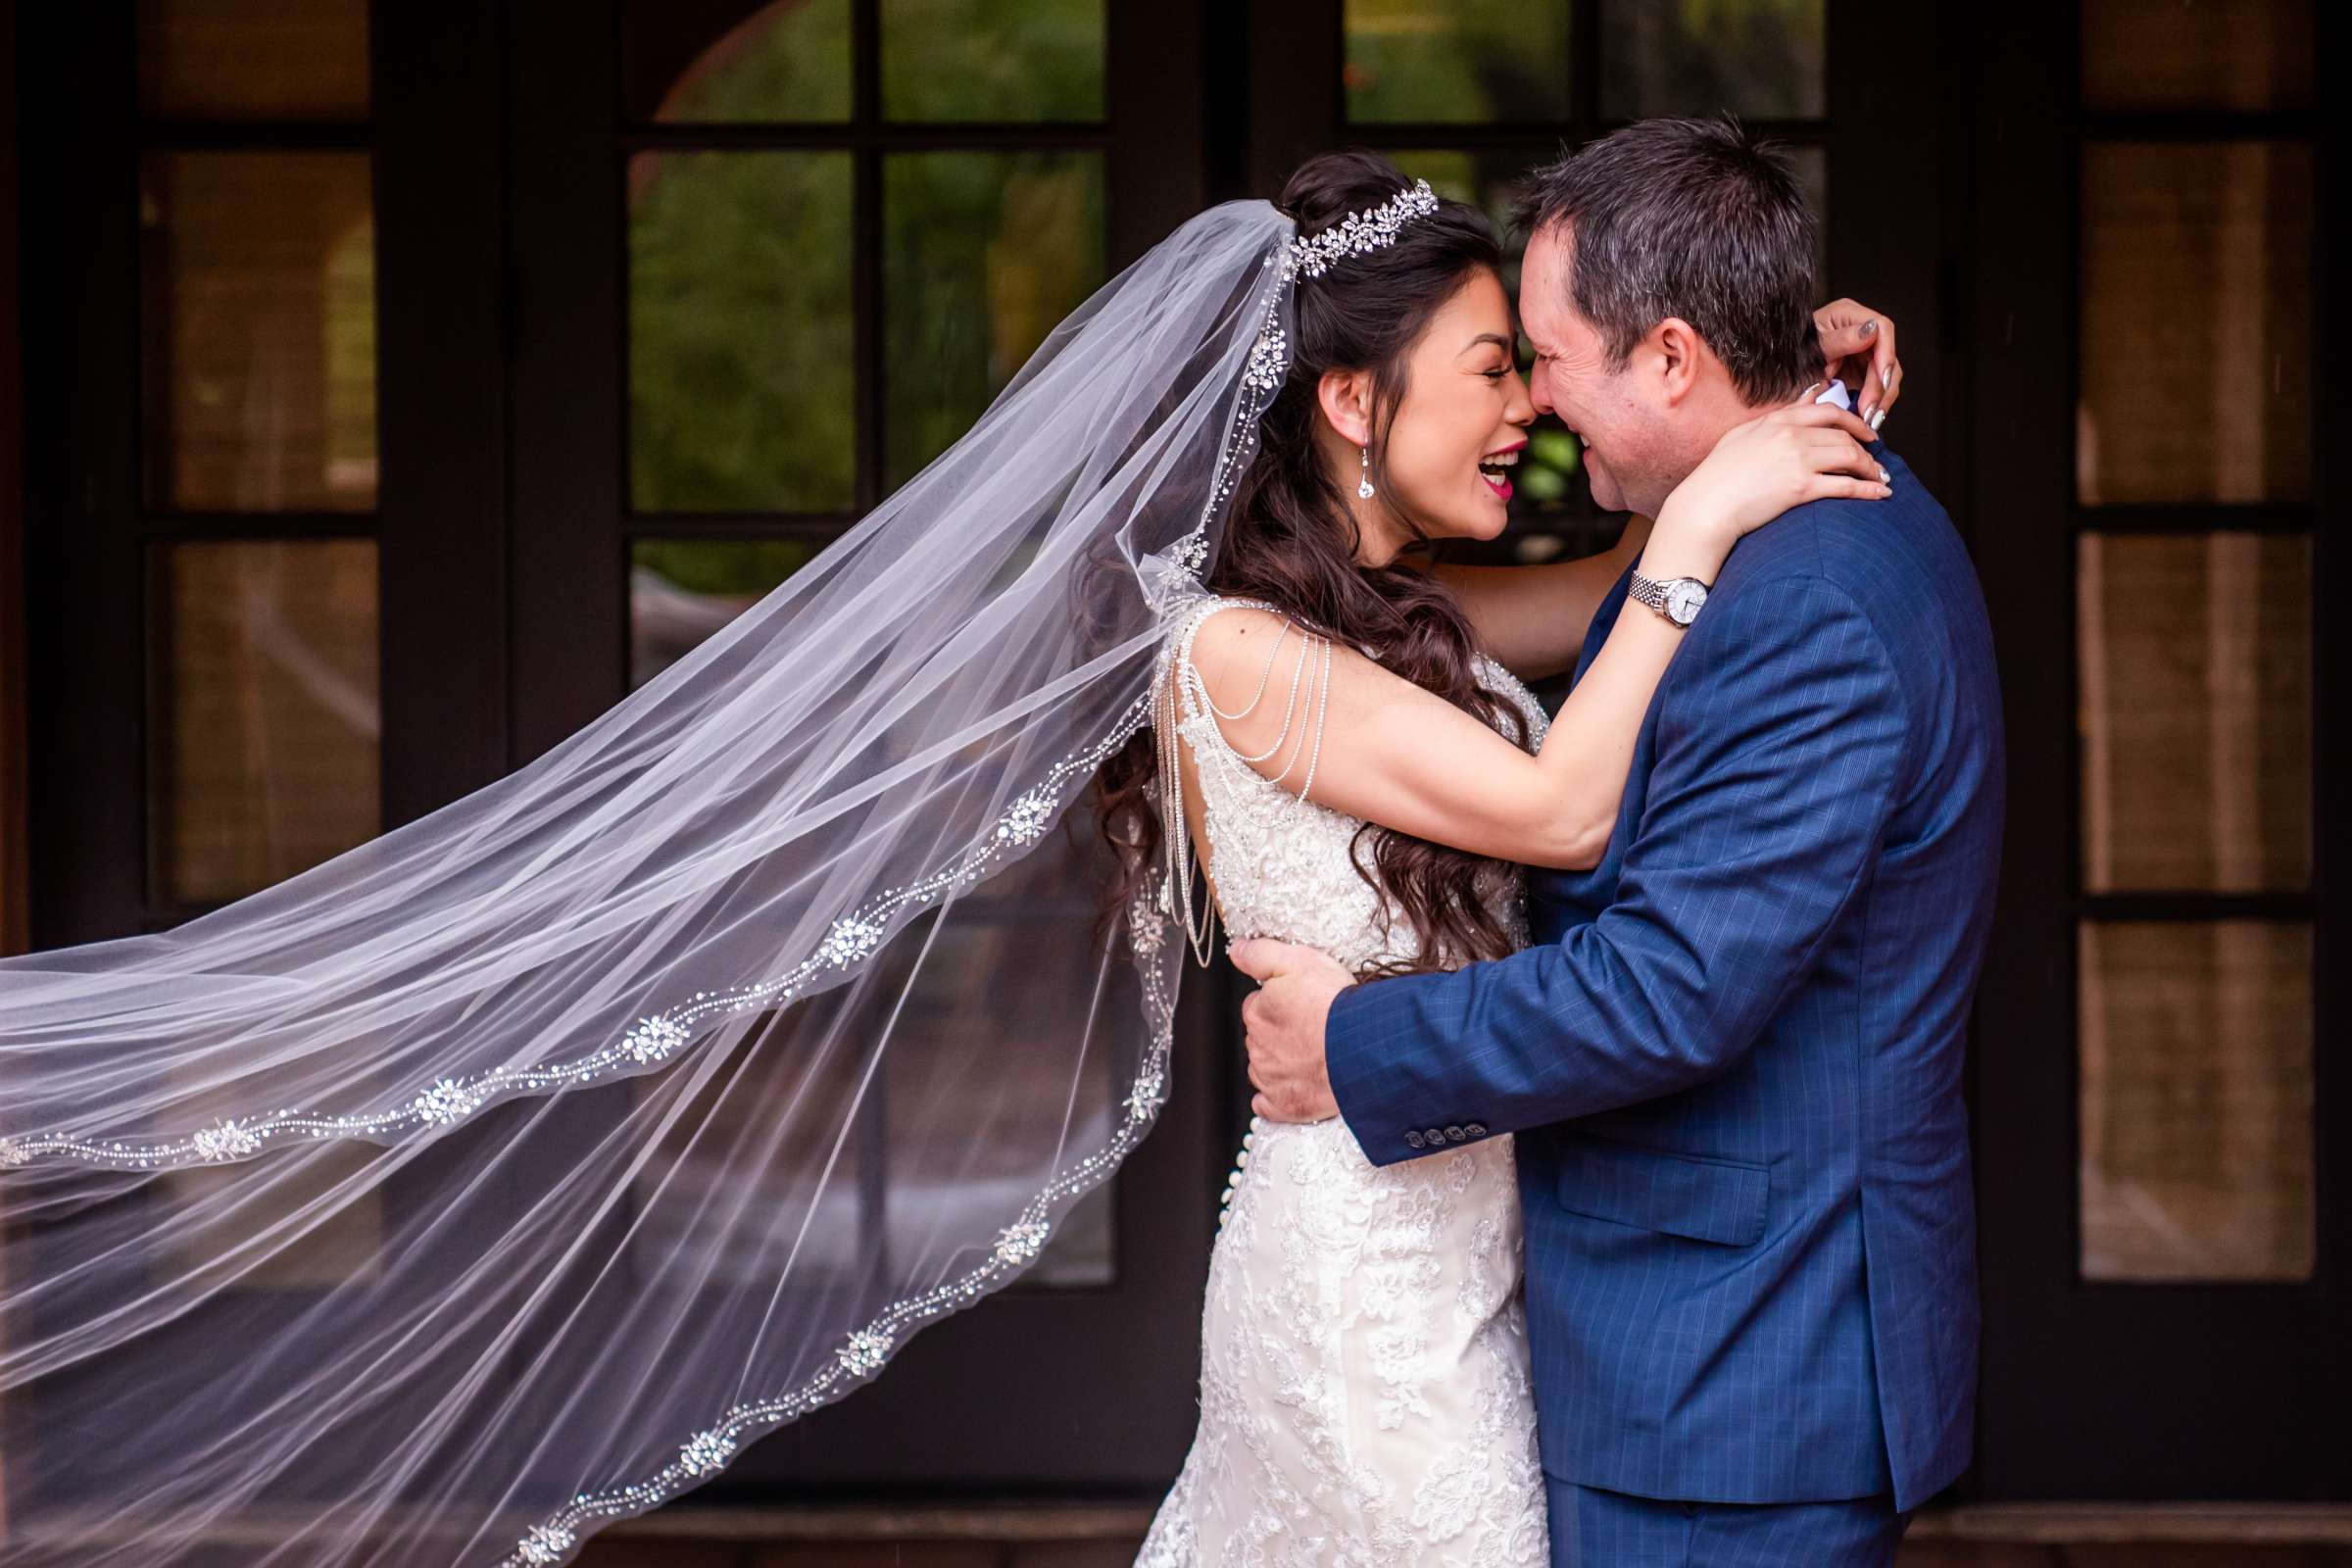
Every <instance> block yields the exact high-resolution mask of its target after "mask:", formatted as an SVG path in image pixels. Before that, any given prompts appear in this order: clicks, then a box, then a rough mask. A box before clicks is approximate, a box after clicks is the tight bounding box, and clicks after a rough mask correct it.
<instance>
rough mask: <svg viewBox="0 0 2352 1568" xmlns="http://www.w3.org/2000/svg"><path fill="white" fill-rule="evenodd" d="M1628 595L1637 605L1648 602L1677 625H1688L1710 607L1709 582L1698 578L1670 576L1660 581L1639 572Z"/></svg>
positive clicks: (1636, 573) (1647, 603)
mask: <svg viewBox="0 0 2352 1568" xmlns="http://www.w3.org/2000/svg"><path fill="white" fill-rule="evenodd" d="M1626 597H1627V598H1629V599H1631V600H1633V601H1634V602H1635V603H1636V604H1642V605H1647V606H1648V607H1649V608H1650V609H1652V610H1654V611H1656V612H1657V613H1659V614H1661V615H1664V616H1665V617H1666V618H1667V619H1668V620H1670V621H1672V622H1673V623H1674V624H1675V625H1677V626H1688V625H1690V624H1691V622H1692V621H1694V620H1696V619H1697V618H1698V613H1699V612H1700V611H1701V610H1704V609H1705V608H1706V605H1707V585H1706V584H1705V583H1703V582H1700V581H1699V580H1698V579H1697V578H1696V577H1669V578H1667V579H1666V580H1665V581H1664V582H1656V581H1653V580H1651V579H1650V578H1647V577H1644V576H1642V574H1641V573H1640V572H1638V571H1637V572H1635V573H1634V582H1633V586H1632V587H1631V588H1629V589H1627V590H1626Z"/></svg>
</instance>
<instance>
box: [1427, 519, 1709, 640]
mask: <svg viewBox="0 0 2352 1568" xmlns="http://www.w3.org/2000/svg"><path fill="white" fill-rule="evenodd" d="M1650 527H1651V524H1650V520H1649V518H1647V517H1640V516H1637V517H1634V518H1632V519H1631V520H1629V521H1628V522H1627V523H1626V525H1625V533H1624V536H1623V537H1621V538H1620V539H1619V540H1618V541H1617V543H1616V545H1615V546H1614V547H1613V548H1611V549H1609V550H1606V551H1603V552H1602V553H1601V554H1599V555H1597V556H1581V557H1579V558H1578V559H1576V560H1574V561H1551V562H1545V563H1544V564H1542V565H1540V566H1459V565H1449V564H1448V565H1438V566H1433V567H1432V568H1430V575H1431V576H1433V577H1435V578H1437V579H1438V581H1440V582H1442V583H1444V584H1445V585H1446V587H1447V588H1449V589H1451V590H1452V591H1453V594H1454V597H1455V598H1456V599H1457V600H1459V601H1460V602H1461V606H1462V613H1464V614H1465V615H1467V616H1468V617H1469V620H1470V629H1471V632H1472V633H1473V635H1475V636H1476V637H1477V638H1478V645H1479V646H1480V647H1481V648H1484V649H1485V650H1486V651H1487V652H1488V653H1489V654H1492V655H1493V656H1494V657H1495V662H1498V663H1500V664H1501V665H1502V667H1503V668H1505V669H1507V670H1509V671H1510V672H1511V673H1512V674H1514V675H1516V676H1518V677H1519V678H1520V679H1521V680H1542V679H1544V677H1545V676H1546V675H1556V674H1558V673H1560V671H1562V670H1564V669H1573V668H1575V667H1576V659H1577V655H1578V654H1579V653H1581V652H1582V651H1583V650H1584V646H1585V632H1586V630H1587V629H1588V628H1590V627H1591V626H1592V624H1593V615H1594V614H1596V613H1599V610H1600V602H1601V601H1602V600H1603V599H1606V598H1607V597H1608V596H1609V590H1610V589H1611V588H1612V587H1614V586H1616V583H1617V579H1618V578H1619V577H1622V576H1624V575H1625V568H1626V567H1627V566H1629V565H1631V564H1633V563H1634V562H1636V561H1638V560H1640V559H1641V557H1642V548H1643V547H1644V546H1645V545H1647V544H1648V543H1649V535H1650ZM1693 575H1696V574H1695V573H1693Z"/></svg>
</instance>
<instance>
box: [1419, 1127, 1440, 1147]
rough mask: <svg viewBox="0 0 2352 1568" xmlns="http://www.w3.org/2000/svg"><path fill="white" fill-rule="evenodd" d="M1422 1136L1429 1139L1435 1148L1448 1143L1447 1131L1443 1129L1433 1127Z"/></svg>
mask: <svg viewBox="0 0 2352 1568" xmlns="http://www.w3.org/2000/svg"><path fill="white" fill-rule="evenodd" d="M1421 1136H1422V1137H1424V1138H1426V1139H1428V1140H1429V1141H1430V1143H1431V1144H1432V1145H1433V1146H1435V1145H1438V1144H1442V1143H1444V1142H1445V1141H1446V1129H1445V1128H1443V1127H1432V1128H1430V1129H1429V1130H1428V1131H1427V1132H1425V1133H1423V1134H1422V1135H1421Z"/></svg>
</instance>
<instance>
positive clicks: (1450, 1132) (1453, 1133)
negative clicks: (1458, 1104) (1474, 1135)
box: [1446, 1127, 1470, 1144]
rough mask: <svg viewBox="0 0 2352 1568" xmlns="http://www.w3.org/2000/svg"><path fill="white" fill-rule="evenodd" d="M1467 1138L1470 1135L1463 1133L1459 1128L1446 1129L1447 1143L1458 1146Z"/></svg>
mask: <svg viewBox="0 0 2352 1568" xmlns="http://www.w3.org/2000/svg"><path fill="white" fill-rule="evenodd" d="M1469 1136H1470V1135H1469V1134H1468V1133H1465V1132H1463V1131H1462V1130H1461V1129H1460V1128H1459V1127H1448V1128H1446V1142H1447V1143H1452V1144H1458V1143H1460V1142H1461V1141H1462V1140H1463V1139H1465V1138H1467V1137H1469Z"/></svg>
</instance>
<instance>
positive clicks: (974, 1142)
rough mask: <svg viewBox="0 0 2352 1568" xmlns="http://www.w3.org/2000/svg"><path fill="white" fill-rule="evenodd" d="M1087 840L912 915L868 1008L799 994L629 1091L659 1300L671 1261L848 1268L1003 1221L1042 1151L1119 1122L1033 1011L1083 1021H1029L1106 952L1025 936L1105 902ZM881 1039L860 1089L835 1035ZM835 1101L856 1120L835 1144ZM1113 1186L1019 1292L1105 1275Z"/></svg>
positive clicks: (647, 1256) (1020, 1203) (1112, 1249)
mask: <svg viewBox="0 0 2352 1568" xmlns="http://www.w3.org/2000/svg"><path fill="white" fill-rule="evenodd" d="M1099 844H1100V840H1099V837H1097V836H1095V829H1094V827H1093V824H1092V823H1091V822H1090V823H1085V824H1080V825H1078V826H1076V827H1074V828H1072V829H1071V830H1070V831H1067V832H1058V831H1057V832H1056V833H1054V834H1053V835H1050V836H1049V837H1048V838H1047V839H1046V840H1044V841H1043V842H1042V843H1041V844H1040V845H1039V846H1038V847H1037V848H1036V849H1035V850H1034V851H1033V852H1032V853H1031V854H1030V855H1029V856H1027V857H1026V858H1023V859H1022V860H1020V861H1018V862H1015V863H1013V864H1011V865H1009V866H1008V867H1006V868H1005V870H1004V871H1003V872H1001V873H1000V874H998V875H997V876H994V877H991V878H990V879H989V880H988V881H986V882H985V883H983V884H981V885H980V887H979V888H977V889H976V890H974V891H973V892H971V893H968V894H966V895H965V896H963V897H962V898H960V899H958V900H957V901H956V905H955V906H954V912H953V916H952V917H951V918H949V919H946V920H944V921H943V920H941V919H940V918H939V914H938V912H937V911H932V912H930V913H926V914H923V915H920V916H917V917H916V925H917V927H918V929H915V930H912V931H909V932H907V934H905V935H903V936H901V937H899V938H898V939H896V940H895V941H893V942H891V943H890V944H889V945H888V946H886V947H884V948H883V949H881V950H880V952H879V953H877V954H876V955H875V956H874V958H873V960H872V961H873V963H874V964H875V965H877V966H879V967H880V968H881V969H882V970H883V972H884V973H885V974H886V975H887V976H888V978H887V980H886V981H885V982H884V983H882V984H880V985H878V986H877V987H876V988H875V989H874V990H873V992H872V993H871V994H870V995H867V996H865V997H864V998H863V1000H862V1001H858V1002H852V1001H849V1000H846V999H848V998H849V997H850V996H851V995H852V993H848V992H843V991H820V992H816V993H813V994H811V995H810V996H809V997H808V998H806V999H805V1000H803V1001H801V1002H799V1003H797V1004H795V1005H793V1006H791V1007H790V1008H788V1009H786V1010H785V1011H783V1012H781V1013H776V1014H772V1015H771V1017H770V1021H768V1022H767V1024H766V1025H765V1027H763V1028H761V1029H760V1030H758V1031H756V1032H754V1033H753V1034H751V1035H750V1036H749V1037H747V1038H746V1040H745V1041H744V1042H743V1043H741V1044H740V1045H738V1046H736V1047H734V1048H733V1050H732V1053H731V1055H730V1057H729V1058H728V1059H724V1060H715V1061H711V1062H709V1063H707V1064H706V1065H704V1066H702V1067H699V1068H694V1069H691V1070H689V1069H688V1068H687V1067H685V1066H684V1065H681V1066H680V1067H679V1068H678V1069H676V1070H672V1071H667V1072H660V1073H649V1074H645V1075H642V1076H639V1077H636V1078H633V1079H631V1080H629V1081H628V1083H627V1085H626V1086H625V1091H626V1092H627V1093H629V1094H630V1095H632V1096H633V1097H634V1098H635V1099H636V1101H637V1102H638V1103H640V1104H643V1105H645V1106H647V1107H648V1111H647V1116H648V1119H649V1120H652V1119H656V1118H659V1119H660V1120H662V1122H663V1124H664V1125H665V1126H667V1127H669V1128H671V1129H674V1132H673V1133H670V1134H665V1135H664V1137H663V1144H662V1151H661V1152H660V1153H659V1154H658V1155H657V1157H655V1158H653V1159H651V1160H649V1161H647V1165H646V1169H647V1171H648V1172H649V1174H647V1175H644V1176H641V1177H639V1178H638V1179H637V1180H636V1182H635V1184H634V1186H635V1192H636V1196H637V1199H638V1202H639V1207H640V1212H639V1213H638V1214H637V1215H636V1216H635V1219H634V1221H633V1223H632V1225H631V1230H630V1242H631V1254H632V1265H633V1266H634V1267H636V1268H638V1269H639V1270H640V1271H641V1272H642V1273H643V1275H644V1277H646V1278H647V1279H648V1280H649V1281H662V1282H664V1283H666V1284H668V1285H670V1286H673V1287H674V1286H675V1285H676V1283H677V1276H676V1273H675V1270H674V1269H672V1268H670V1267H668V1266H667V1264H668V1260H669V1259H671V1258H673V1257H680V1256H691V1257H695V1258H703V1257H709V1258H711V1259H714V1262H713V1264H712V1267H713V1269H714V1272H715V1273H716V1274H717V1275H718V1276H719V1277H723V1278H730V1279H738V1280H742V1279H751V1280H761V1281H772V1280H774V1279H777V1278H779V1277H781V1276H782V1275H783V1273H784V1272H785V1270H786V1268H787V1267H789V1268H791V1269H792V1270H795V1271H797V1276H796V1277H805V1276H806V1274H807V1273H808V1272H811V1271H812V1272H814V1273H815V1274H817V1275H820V1276H821V1275H825V1274H836V1275H842V1276H849V1277H855V1276H857V1275H858V1274H860V1273H862V1272H864V1271H867V1270H870V1269H872V1268H873V1267H875V1266H876V1260H877V1259H880V1258H884V1257H887V1256H888V1255H889V1253H890V1250H891V1249H892V1246H893V1243H894V1239H897V1238H902V1237H903V1238H907V1239H908V1245H909V1246H914V1247H920V1246H922V1245H923V1243H922V1241H921V1240H920V1239H921V1238H922V1237H923V1236H925V1235H926V1234H928V1233H935V1232H938V1231H942V1230H949V1229H956V1228H960V1229H961V1230H962V1231H964V1232H965V1233H968V1234H975V1235H982V1236H985V1235H989V1234H991V1233H993V1232H994V1231H996V1230H998V1229H1000V1228H1001V1227H1003V1226H1004V1225H1006V1224H1009V1223H1011V1221H1012V1220H1013V1219H1014V1218H1015V1217H1017V1216H1018V1214H1019V1213H1020V1211H1021V1209H1022V1208H1023V1207H1024V1205H1026V1204H1027V1202H1028V1201H1029V1200H1030V1199H1031V1198H1032V1197H1033V1196H1034V1195H1035V1194H1036V1193H1037V1192H1038V1191H1039V1190H1040V1189H1041V1188H1043V1187H1044V1186H1045V1185H1046V1183H1047V1182H1048V1181H1049V1180H1051V1179H1052V1178H1053V1176H1054V1174H1055V1172H1056V1170H1057V1169H1058V1168H1059V1164H1058V1159H1059V1156H1054V1158H1052V1159H1049V1160H1048V1161H1047V1162H1045V1163H1040V1162H1038V1154H1039V1152H1041V1151H1049V1152H1050V1151H1054V1150H1056V1149H1060V1150H1063V1151H1065V1152H1066V1151H1076V1150H1086V1149H1094V1148H1099V1147H1101V1146H1102V1145H1103V1143H1104V1142H1105V1141H1107V1139H1108V1138H1109V1136H1110V1133H1111V1130H1112V1128H1113V1127H1114V1126H1115V1125H1116V1123H1115V1121H1114V1118H1116V1117H1119V1116H1122V1115H1123V1114H1124V1109H1123V1105H1122V1103H1121V1102H1120V1098H1119V1097H1120V1094H1121V1089H1120V1087H1119V1086H1118V1085H1116V1084H1114V1083H1113V1082H1112V1081H1111V1077H1110V1070H1111V1069H1110V1060H1111V1055H1112V1054H1111V1053H1110V1052H1107V1051H1092V1052H1088V1053H1086V1054H1085V1056H1084V1059H1083V1063H1082V1065H1080V1066H1079V1067H1078V1068H1077V1070H1076V1072H1075V1074H1073V1071H1072V1068H1071V1065H1070V1063H1071V1061H1072V1059H1073V1052H1072V1049H1071V1046H1072V1042H1071V1041H1070V1040H1069V1039H1066V1038H1061V1039H1047V1038H1045V1037H1043V1036H1041V1035H1040V1034H1039V1032H1038V1027H1039V1023H1040V1020H1041V1018H1045V1017H1053V1018H1054V1019H1056V1020H1058V1021H1057V1023H1056V1027H1060V1026H1061V1025H1062V1024H1063V1023H1066V1024H1067V1025H1068V1026H1069V1027H1071V1028H1076V1027H1077V1026H1078V1020H1079V1016H1080V1014H1081V1013H1082V1012H1083V1010H1084V1009H1083V1008H1082V1007H1076V1006H1061V1005H1052V1004H1048V1005H1047V1006H1048V1011H1047V1012H1044V1013H1041V1011H1040V1004H1039V1002H1038V1000H1037V999H1039V998H1041V997H1060V998H1068V999H1084V998H1088V997H1095V996H1097V970H1098V967H1099V964H1100V960H1101V953H1100V950H1097V949H1092V948H1090V947H1089V946H1088V945H1086V944H1084V943H1074V942H1069V941H1055V942H1053V943H1047V944H1043V945H1041V944H1039V943H1038V942H1037V941H1036V940H1035V933H1036V932H1037V931H1038V930H1040V929H1047V928H1050V929H1052V930H1054V931H1055V932H1059V933H1067V932H1068V931H1069V930H1070V929H1071V927H1070V925H1069V923H1068V917H1069V916H1070V915H1071V914H1072V913H1074V912H1075V913H1078V914H1082V915H1091V913H1092V912H1093V911H1094V910H1095V909H1096V907H1098V900H1099V898H1100V895H1101V892H1102V888H1103V878H1104V877H1105V876H1107V875H1108V867H1107V866H1106V865H1105V864H1104V863H1103V856H1102V852H1101V850H1100V848H1099ZM1047 922H1051V924H1050V927H1049V926H1048V924H1047ZM1128 972H1129V971H1127V970H1126V966H1125V965H1124V964H1123V963H1118V962H1114V963H1113V965H1112V970H1111V973H1112V975H1113V981H1112V983H1111V984H1110V985H1109V986H1108V987H1107V989H1105V990H1103V992H1102V993H1101V995H1100V997H1099V998H1098V1002H1099V1005H1100V1006H1101V1007H1102V1008H1103V1009H1105V1010H1107V1009H1109V1008H1113V1007H1120V1006H1132V1005H1136V997H1135V991H1134V989H1133V987H1132V984H1131V982H1130V981H1129V980H1127V979H1124V978H1121V977H1122V976H1124V975H1126V974H1127V973H1128ZM882 1037H887V1040H888V1045H887V1049H886V1050H885V1051H884V1053H883V1054H882V1055H881V1057H880V1069H881V1070H880V1071H879V1072H878V1073H874V1074H871V1075H870V1076H869V1075H868V1074H867V1069H868V1068H869V1067H870V1066H871V1065H872V1063H871V1062H870V1061H869V1060H867V1059H866V1058H864V1057H863V1056H862V1054H861V1053H860V1052H859V1051H857V1050H850V1049H843V1048H841V1047H840V1046H839V1045H838V1044H837V1042H839V1041H854V1042H859V1043H862V1042H866V1041H870V1040H874V1039H876V1038H882ZM796 1081H797V1087H798V1089H799V1092H798V1093H794V1092H792V1091H793V1090H794V1088H795V1087H796ZM689 1095H691V1096H692V1097H693V1103H691V1104H690V1105H680V1104H679V1102H680V1101H681V1100H682V1099H684V1098H685V1097H687V1096H689ZM845 1106H855V1107H856V1111H855V1114H854V1117H853V1118H852V1119H851V1122H850V1125H849V1126H848V1127H847V1129H846V1133H847V1137H846V1140H845V1138H844V1133H845V1129H844V1127H842V1126H841V1125H840V1123H839V1116H840V1108H841V1107H845ZM837 1151H838V1152H837ZM745 1169H757V1170H759V1171H760V1172H761V1173H762V1177H761V1180H760V1183H759V1190H758V1191H750V1192H747V1191H744V1190H742V1183H741V1181H740V1179H737V1180H735V1181H733V1182H732V1183H729V1182H727V1181H724V1180H723V1179H722V1175H723V1173H724V1172H727V1171H729V1170H733V1171H737V1172H740V1171H742V1170H745ZM1115 1187H1116V1181H1115V1179H1114V1180H1113V1181H1112V1182H1109V1183H1105V1184H1104V1185H1103V1186H1102V1187H1098V1188H1096V1189H1095V1190H1094V1191H1093V1192H1092V1193H1090V1194H1088V1195H1087V1196H1086V1197H1085V1198H1084V1199H1082V1200H1080V1201H1079V1202H1078V1203H1076V1204H1075V1205H1073V1206H1072V1208H1071V1209H1070V1211H1069V1212H1068V1213H1067V1214H1066V1215H1064V1216H1063V1217H1062V1219H1061V1221H1060V1222H1059V1223H1058V1224H1056V1225H1055V1226H1054V1233H1053V1236H1052V1238H1051V1239H1050V1240H1049V1241H1048V1243H1047V1246H1046V1250H1045V1251H1044V1252H1043V1253H1042V1254H1040V1256H1039V1258H1038V1260H1037V1261H1036V1262H1035V1263H1034V1264H1032V1265H1031V1266H1030V1267H1029V1269H1028V1270H1027V1271H1026V1272H1025V1273H1023V1274H1022V1276H1021V1278H1020V1281H1019V1285H1020V1286H1021V1287H1036V1286H1063V1287H1072V1286H1074V1287H1100V1286H1105V1285H1109V1284H1112V1283H1114V1281H1115V1277H1116V1264H1117V1251H1116V1237H1115V1234H1114V1226H1113V1221H1114V1216H1115V1206H1114V1202H1113V1197H1112V1195H1113V1191H1114V1189H1115ZM811 1213H812V1218H811V1219H810V1222H809V1224H808V1225H807V1227H806V1229H804V1228H803V1227H802V1223H801V1222H802V1219H803V1217H804V1215H807V1214H811ZM761 1216H766V1218H764V1219H763V1218H762V1217H761ZM722 1244H723V1245H722Z"/></svg>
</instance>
